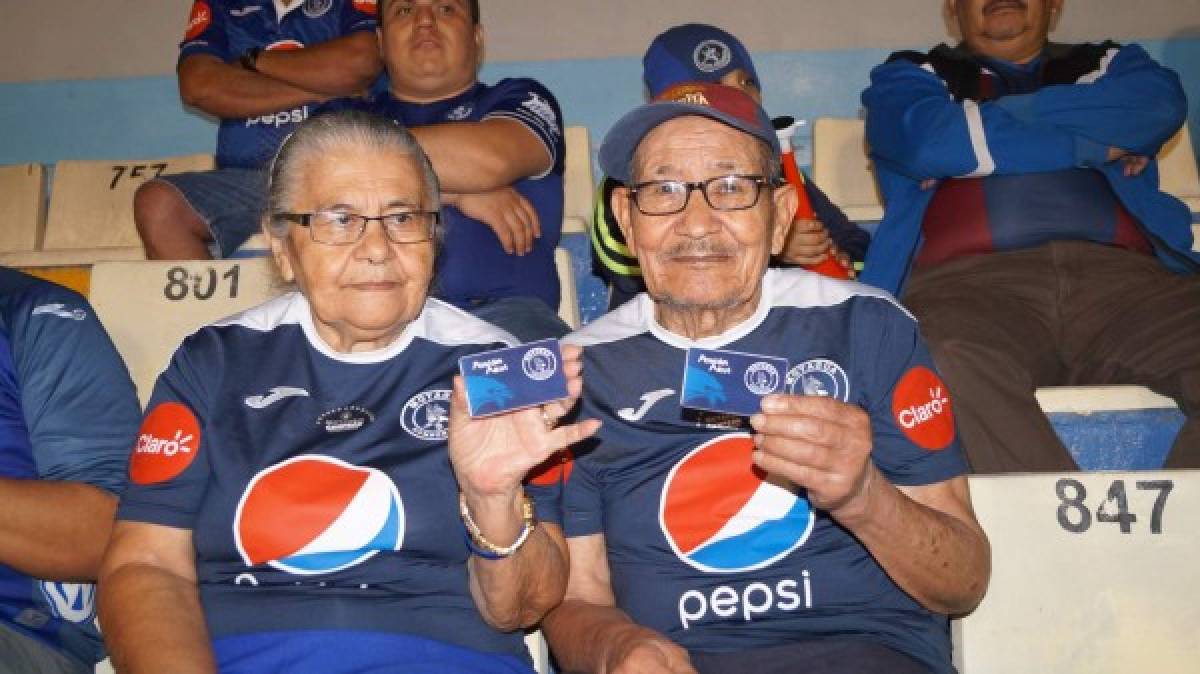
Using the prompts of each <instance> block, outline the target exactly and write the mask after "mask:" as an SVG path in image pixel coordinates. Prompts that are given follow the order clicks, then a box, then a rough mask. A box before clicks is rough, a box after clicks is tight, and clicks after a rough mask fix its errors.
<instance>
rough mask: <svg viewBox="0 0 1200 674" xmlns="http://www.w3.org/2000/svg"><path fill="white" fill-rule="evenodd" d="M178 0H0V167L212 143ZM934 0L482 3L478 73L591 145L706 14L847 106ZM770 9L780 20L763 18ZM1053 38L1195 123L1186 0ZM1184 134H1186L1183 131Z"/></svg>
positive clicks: (772, 84)
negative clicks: (1108, 59)
mask: <svg viewBox="0 0 1200 674" xmlns="http://www.w3.org/2000/svg"><path fill="white" fill-rule="evenodd" d="M188 7H189V1H188V0H166V1H164V0H152V1H148V0H140V1H135V0H93V1H92V2H86V3H80V2H78V1H74V2H67V1H66V0H38V1H37V2H28V1H23V0H0V10H2V12H0V16H2V17H3V20H0V129H2V130H3V131H2V132H0V164H7V163H16V162H26V161H39V162H44V163H52V162H54V161H56V160H58V159H61V158H81V159H86V158H97V159H101V158H102V159H122V158H145V157H153V156H159V155H170V154H184V153H193V152H211V151H212V149H213V142H214V137H215V126H214V125H213V123H212V121H211V120H208V119H205V118H204V117H202V116H200V115H197V114H195V113H194V112H191V111H186V110H184V109H183V107H182V106H181V104H180V102H179V100H178V94H177V92H176V88H175V78H174V75H173V72H174V62H175V50H176V43H177V41H178V39H179V36H180V34H181V32H182V28H183V22H184V20H185V17H186V15H187V12H188ZM942 9H943V1H942V0H860V1H858V2H838V1H835V0H823V1H818V0H747V1H745V2H740V3H717V2H711V1H698V0H654V1H653V2H647V1H646V0H637V1H634V0H609V1H608V2H595V0H591V1H589V2H583V1H582V0H483V10H484V22H485V25H486V27H487V31H488V58H489V64H488V66H486V67H485V68H484V70H483V72H482V78H483V79H484V80H485V81H494V80H496V79H498V78H500V77H508V76H515V75H521V76H532V77H535V78H537V79H539V80H541V81H543V82H544V83H545V84H546V85H547V86H549V87H550V89H551V90H552V91H554V92H555V93H556V95H557V96H558V98H559V101H560V103H561V104H562V107H563V111H564V116H565V118H566V122H567V123H568V124H581V125H585V126H587V127H588V128H589V129H590V130H591V133H592V137H593V142H594V143H595V142H597V141H598V140H599V138H600V137H602V136H603V134H604V132H605V131H606V130H607V129H608V127H609V126H610V125H611V124H612V122H613V121H615V120H616V118H617V117H618V116H619V115H620V114H621V113H623V112H625V111H626V110H628V109H629V108H631V107H633V106H634V105H636V104H637V103H639V102H640V101H641V96H642V92H641V85H640V75H641V64H640V57H641V54H642V52H643V50H644V49H645V45H646V43H647V42H648V41H649V39H650V38H651V37H652V36H653V35H654V34H656V33H658V32H660V31H661V30H662V29H663V28H665V27H667V26H669V25H673V24H675V23H681V22H685V21H692V20H697V21H708V22H712V23H716V24H719V25H722V26H724V27H726V28H728V29H730V30H731V31H732V32H734V33H735V34H737V35H739V36H740V37H741V38H742V39H743V40H744V41H745V42H746V44H747V46H748V47H749V48H750V49H751V50H752V51H753V52H754V53H755V54H756V57H755V60H756V63H757V65H758V69H759V74H760V75H761V77H762V79H763V84H764V88H765V104H766V107H767V109H768V111H770V112H771V113H772V114H791V115H794V116H797V117H800V118H807V119H811V118H814V117H817V116H822V115H833V116H855V115H857V114H858V111H859V102H858V95H859V92H860V91H861V89H862V87H863V86H864V85H865V84H866V81H867V74H868V72H869V71H870V68H871V67H872V66H873V65H875V64H877V63H879V62H880V61H881V60H882V59H883V58H885V57H886V55H887V53H888V52H890V51H892V50H894V49H899V48H923V47H928V46H930V45H932V44H934V43H937V42H941V41H946V40H952V39H953V37H952V36H951V35H950V33H949V31H948V29H947V26H946V24H945V22H944V20H943V17H942ZM777 17H782V18H777ZM1060 24H1061V25H1060V26H1059V29H1058V30H1057V32H1056V33H1055V35H1054V37H1055V39H1059V40H1062V41H1072V40H1084V39H1098V38H1101V37H1111V38H1114V39H1117V40H1121V41H1132V40H1137V41H1140V42H1142V43H1144V44H1145V45H1146V46H1147V48H1148V49H1149V50H1150V52H1151V53H1152V55H1154V56H1155V57H1156V58H1158V59H1160V60H1161V61H1162V62H1164V63H1165V64H1167V65H1169V66H1171V67H1172V68H1175V69H1176V70H1177V71H1178V72H1179V73H1180V75H1181V77H1182V78H1183V80H1184V84H1185V87H1186V88H1187V90H1188V93H1189V96H1190V99H1191V100H1192V101H1193V104H1192V118H1193V120H1196V119H1200V105H1198V102H1200V0H1141V1H1140V2H1136V3H1134V2H1129V1H1128V0H1069V1H1068V3H1067V7H1066V11H1065V15H1064V17H1063V18H1062V20H1061V22H1060ZM1192 135H1193V137H1196V138H1200V133H1197V129H1196V128H1195V127H1193V134H1192Z"/></svg>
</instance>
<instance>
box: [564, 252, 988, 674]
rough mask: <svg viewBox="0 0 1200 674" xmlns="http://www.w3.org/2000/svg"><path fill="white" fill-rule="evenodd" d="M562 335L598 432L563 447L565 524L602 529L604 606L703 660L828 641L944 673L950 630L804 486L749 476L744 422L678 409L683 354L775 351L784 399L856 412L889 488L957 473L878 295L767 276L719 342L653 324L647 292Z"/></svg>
mask: <svg viewBox="0 0 1200 674" xmlns="http://www.w3.org/2000/svg"><path fill="white" fill-rule="evenodd" d="M565 341H567V342H572V343H576V344H580V345H583V346H584V347H585V351H584V372H585V377H584V393H583V402H582V410H581V415H582V416H583V417H585V418H589V417H590V418H597V419H600V420H601V421H602V422H603V426H602V427H601V428H600V431H599V433H598V434H597V436H596V438H594V439H592V440H590V441H587V442H585V443H583V444H582V445H580V446H579V447H577V448H576V457H575V460H574V463H573V465H572V467H571V470H570V472H569V474H568V477H567V480H566V482H565V487H564V491H563V495H562V499H563V527H564V530H565V532H566V535H567V536H568V537H578V536H586V535H591V534H603V535H604V537H605V541H606V544H607V550H608V563H609V567H610V571H611V579H612V587H613V592H614V595H615V597H616V602H617V606H618V607H619V608H621V609H622V610H624V611H625V612H626V613H627V614H629V616H630V617H631V618H632V619H633V620H634V622H636V623H638V624H641V625H645V626H647V627H650V628H652V629H655V630H657V631H659V632H661V633H663V634H665V635H666V636H667V637H669V638H671V639H672V640H674V641H676V642H677V643H679V644H680V645H682V646H684V647H685V648H687V649H689V650H693V651H699V652H731V651H739V650H745V649H755V648H762V647H768V646H775V645H779V644H784V643H788V642H791V641H796V640H801V639H806V638H819V637H821V636H833V635H837V636H840V637H859V638H863V639H869V640H874V641H877V642H879V643H882V644H884V645H887V646H889V647H891V648H894V649H897V650H899V651H902V652H904V653H908V654H909V655H911V656H913V657H915V658H917V659H919V660H921V661H923V662H925V663H927V664H929V666H930V667H932V668H933V669H934V670H936V671H939V672H944V671H952V670H951V669H950V638H949V630H948V626H949V622H948V619H947V618H946V617H945V616H942V615H936V614H933V613H931V612H929V611H928V610H926V609H924V608H922V607H921V606H920V605H919V604H918V603H917V602H916V601H915V600H913V599H912V598H911V597H909V596H908V595H907V594H906V593H905V592H903V591H902V590H901V589H900V588H899V587H898V586H896V585H895V583H893V582H892V581H891V580H890V579H889V578H888V576H887V574H886V573H885V572H884V570H883V569H882V568H881V567H880V566H879V564H877V563H876V562H875V560H874V558H872V556H871V554H870V553H869V552H868V551H867V550H866V549H865V548H864V547H863V546H862V545H861V544H860V543H859V542H858V541H857V540H856V539H855V538H854V537H853V536H852V535H850V534H849V533H848V532H846V531H845V530H844V529H842V528H841V527H840V526H839V525H838V524H837V523H836V522H834V521H833V520H832V519H831V518H830V517H829V516H828V515H827V514H826V513H824V512H822V511H819V510H814V508H813V507H812V506H811V505H810V504H809V502H808V500H807V499H806V498H805V493H804V491H803V490H802V489H797V488H795V487H794V486H792V485H790V484H789V483H786V482H783V481H780V480H779V479H776V478H772V477H770V476H767V475H765V474H764V473H763V472H762V471H760V470H758V469H757V468H755V467H754V466H753V464H752V462H751V453H752V452H753V449H754V445H753V442H752V440H751V434H752V432H753V431H751V430H750V429H749V426H748V425H747V424H746V420H745V419H743V418H741V417H733V416H728V415H722V414H716V413H711V412H700V411H696V410H690V409H685V408H682V407H681V406H680V384H681V381H682V378H683V373H684V367H685V354H686V350H687V349H688V348H689V347H702V348H707V349H727V350H731V351H740V352H745V353H755V354H762V355H767V356H774V357H778V358H786V359H787V360H788V362H789V369H788V371H787V373H786V375H784V374H783V373H780V374H779V376H784V377H785V379H784V381H785V385H786V390H787V391H788V392H790V393H795V394H805V395H822V396H830V397H833V398H835V399H837V400H841V401H843V402H848V403H850V404H854V405H858V406H860V407H862V408H863V409H864V410H866V411H867V413H868V414H869V415H870V419H871V428H872V432H873V438H874V448H873V450H872V455H871V458H872V460H873V461H874V463H875V465H876V466H877V467H878V468H879V469H880V471H882V473H883V474H884V475H885V476H887V478H888V479H889V480H891V481H892V482H893V483H895V484H897V485H909V486H915V485H926V484H932V483H937V482H942V481H944V480H948V479H950V478H953V477H956V476H958V475H961V474H963V473H964V472H965V470H966V463H965V461H964V459H963V455H962V449H961V447H960V445H959V441H958V439H957V437H956V435H955V429H954V420H953V412H952V403H951V401H950V398H949V394H948V392H947V391H946V388H945V386H944V385H943V384H942V382H941V380H940V379H939V377H938V375H937V373H936V371H935V369H934V366H933V362H932V360H931V359H930V356H929V353H928V351H927V350H926V348H925V346H924V344H923V343H922V341H921V338H920V335H919V333H918V331H917V325H916V322H915V321H914V320H913V319H912V317H911V316H910V315H909V314H908V313H907V312H905V311H904V309H902V308H901V307H900V306H899V305H897V304H896V303H895V301H894V300H893V299H892V298H891V297H890V296H889V295H887V294H886V293H883V292H881V291H878V290H874V289H871V288H868V287H867V286H864V285H860V284H857V283H853V282H848V281H838V280H833V279H828V278H825V277H821V276H818V275H816V274H812V273H809V272H805V271H799V270H769V271H768V272H767V274H766V277H765V279H764V282H763V298H762V300H761V303H760V305H759V307H758V309H757V310H756V312H755V314H754V315H753V316H752V317H751V318H749V319H747V320H746V321H745V322H744V323H743V324H741V325H739V326H737V327H735V328H733V329H731V330H730V331H728V332H726V333H724V334H722V335H718V336H714V337H709V338H705V339H702V340H698V341H692V340H688V339H685V338H683V337H680V336H678V335H674V334H672V333H670V332H668V331H666V330H665V329H664V328H662V327H661V326H660V325H658V323H657V322H656V321H655V319H654V304H653V302H652V301H651V300H650V298H649V297H648V296H646V295H645V294H643V295H639V296H638V297H637V298H636V299H634V300H633V301H631V302H629V303H627V304H626V305H624V306H623V307H621V308H620V309H618V310H616V311H615V312H613V313H610V314H608V315H607V316H604V317H603V318H600V319H599V320H597V321H595V322H593V323H592V324H590V325H589V326H588V327H586V328H584V329H583V330H580V331H579V332H576V333H574V334H573V335H570V336H568V337H567V338H566V340H565Z"/></svg>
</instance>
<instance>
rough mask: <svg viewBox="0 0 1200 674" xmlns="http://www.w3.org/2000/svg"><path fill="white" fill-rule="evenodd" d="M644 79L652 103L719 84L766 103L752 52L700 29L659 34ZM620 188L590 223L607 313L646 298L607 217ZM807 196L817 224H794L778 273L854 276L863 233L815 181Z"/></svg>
mask: <svg viewBox="0 0 1200 674" xmlns="http://www.w3.org/2000/svg"><path fill="white" fill-rule="evenodd" d="M642 78H643V80H644V81H645V84H646V91H647V92H648V93H649V95H650V98H655V97H657V96H659V95H660V94H662V92H664V91H666V90H667V89H668V88H670V87H672V86H675V85H677V84H681V83H683V82H715V83H719V84H726V85H729V86H731V87H735V88H737V89H741V90H742V91H744V92H746V94H747V95H749V96H750V97H751V98H753V99H754V100H755V102H757V103H760V104H761V103H762V91H761V85H760V83H759V79H758V72H757V71H756V70H755V68H754V61H753V59H751V58H750V52H748V51H746V47H745V46H744V45H742V43H741V41H740V40H738V39H737V38H736V37H734V36H733V35H731V34H730V33H728V32H726V31H724V30H721V29H720V28H717V27H716V26H710V25H707V24H702V23H686V24H682V25H679V26H673V27H671V28H668V29H667V30H665V31H663V32H662V33H659V34H658V36H656V37H655V38H654V39H653V40H652V41H651V42H650V46H649V48H647V49H646V54H645V55H644V56H642ZM618 185H619V183H618V182H617V181H615V180H613V179H612V178H605V179H604V180H603V181H602V182H601V184H600V188H599V190H598V193H599V197H598V198H597V199H596V210H595V215H594V217H593V218H592V228H591V239H592V271H593V273H595V274H596V275H597V276H599V277H601V278H603V279H604V280H605V281H606V282H607V283H608V284H609V286H610V288H611V290H610V292H609V302H608V306H609V308H610V309H615V308H616V307H619V306H621V305H622V304H624V303H625V302H627V301H629V300H630V299H631V298H633V296H634V295H637V294H638V293H640V292H642V291H643V290H645V285H644V284H643V283H642V274H641V269H640V268H639V267H638V262H637V258H636V257H634V256H633V254H632V253H630V251H629V246H628V245H627V244H626V242H625V237H624V235H622V234H621V228H620V226H618V225H617V222H616V220H615V219H614V218H613V214H612V212H611V211H610V210H609V209H608V201H609V200H610V199H611V198H612V192H613V190H614V189H616V188H617V186H618ZM804 188H805V193H806V195H807V196H808V199H809V201H810V202H811V204H812V207H813V209H814V211H815V215H816V218H815V219H807V218H803V219H801V218H797V219H796V220H795V221H793V222H792V226H791V228H790V229H789V230H788V238H787V243H786V244H785V245H784V248H783V252H782V253H781V254H780V255H778V256H777V258H776V262H777V263H778V264H779V265H781V266H798V265H816V264H820V263H821V262H823V261H824V260H826V259H827V258H828V257H829V256H830V255H834V256H835V257H836V259H837V260H838V261H839V262H840V263H841V264H842V266H843V267H844V268H846V269H847V273H851V274H852V273H853V271H852V270H853V266H852V265H853V261H860V262H861V261H862V259H863V256H864V254H865V253H866V249H867V244H868V243H870V241H871V235H870V234H868V233H867V231H866V230H864V229H861V228H859V227H858V226H857V225H855V224H854V223H852V222H850V220H849V219H848V218H847V217H846V214H845V213H843V212H842V211H841V209H839V208H838V207H837V206H835V205H834V204H833V202H831V201H830V200H829V197H827V196H825V193H824V192H822V191H821V189H820V188H819V187H817V185H816V183H814V182H812V181H811V180H808V181H805V183H804Z"/></svg>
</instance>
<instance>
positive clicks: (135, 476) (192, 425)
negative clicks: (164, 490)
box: [129, 402, 200, 484]
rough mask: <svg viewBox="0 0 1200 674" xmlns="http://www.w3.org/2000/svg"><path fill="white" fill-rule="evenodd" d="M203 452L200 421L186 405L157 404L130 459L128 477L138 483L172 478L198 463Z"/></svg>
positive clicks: (145, 422) (141, 432) (140, 433)
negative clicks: (195, 462)
mask: <svg viewBox="0 0 1200 674" xmlns="http://www.w3.org/2000/svg"><path fill="white" fill-rule="evenodd" d="M199 451H200V422H199V421H197V419H196V415H195V414H193V413H192V410H191V409H189V408H188V407H187V406H186V405H183V404H180V403H177V402H165V403H161V404H159V405H157V406H156V407H155V408H154V409H153V410H151V411H150V413H149V414H147V415H146V418H145V420H143V421H142V428H141V430H140V431H139V432H138V437H137V441H136V442H135V443H134V446H133V454H132V456H130V457H129V477H130V479H132V480H133V481H134V482H136V483H137V484H154V483H157V482H166V481H167V480H170V479H173V478H175V477H176V476H178V475H179V474H180V473H182V472H183V471H185V470H187V467H188V466H190V465H191V464H192V461H193V460H195V458H196V454H197V453H199Z"/></svg>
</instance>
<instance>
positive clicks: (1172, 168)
mask: <svg viewBox="0 0 1200 674" xmlns="http://www.w3.org/2000/svg"><path fill="white" fill-rule="evenodd" d="M1158 176H1159V184H1160V185H1161V186H1162V190H1163V191H1164V192H1166V193H1168V194H1171V195H1174V196H1176V197H1178V198H1179V199H1180V200H1181V201H1183V203H1185V204H1187V206H1188V208H1190V209H1191V211H1192V212H1193V213H1197V212H1200V173H1198V172H1197V171H1196V152H1195V150H1194V149H1193V148H1192V136H1191V134H1190V133H1188V127H1187V124H1184V125H1183V128H1181V129H1179V133H1177V134H1175V137H1173V138H1172V139H1171V140H1169V141H1167V144H1166V145H1164V146H1163V149H1162V151H1161V152H1159V153H1158Z"/></svg>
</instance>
